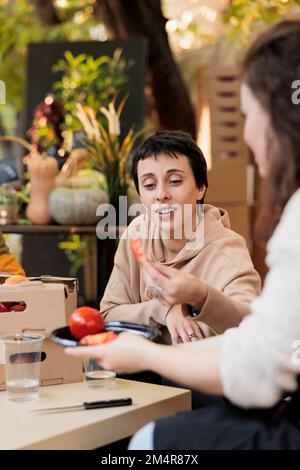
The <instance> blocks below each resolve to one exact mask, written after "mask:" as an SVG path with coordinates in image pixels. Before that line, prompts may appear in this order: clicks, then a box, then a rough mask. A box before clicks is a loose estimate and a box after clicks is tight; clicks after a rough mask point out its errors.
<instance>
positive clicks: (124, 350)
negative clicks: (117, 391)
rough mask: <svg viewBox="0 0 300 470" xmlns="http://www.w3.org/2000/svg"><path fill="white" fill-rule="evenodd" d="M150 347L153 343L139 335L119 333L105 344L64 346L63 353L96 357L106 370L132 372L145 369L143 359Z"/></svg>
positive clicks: (87, 357) (84, 357) (121, 372)
mask: <svg viewBox="0 0 300 470" xmlns="http://www.w3.org/2000/svg"><path fill="white" fill-rule="evenodd" d="M151 347H153V343H151V342H150V341H148V340H146V339H144V338H142V337H141V336H138V335H136V334H130V333H121V334H120V335H119V336H118V339H116V340H114V341H111V342H110V343H107V344H105V345H99V346H80V347H76V348H66V349H65V353H66V354H68V355H69V356H74V357H81V358H82V359H90V358H92V359H96V360H97V361H98V363H99V364H100V365H101V366H102V367H103V368H104V369H107V370H114V371H116V372H118V373H120V374H125V373H127V374H132V373H136V372H141V371H143V370H145V368H146V364H145V362H144V359H145V360H146V358H147V355H148V351H151Z"/></svg>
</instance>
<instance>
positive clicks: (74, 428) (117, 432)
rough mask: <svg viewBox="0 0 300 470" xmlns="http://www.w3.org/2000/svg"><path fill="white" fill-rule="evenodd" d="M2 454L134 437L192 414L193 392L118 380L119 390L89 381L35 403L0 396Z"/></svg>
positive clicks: (43, 393)
mask: <svg viewBox="0 0 300 470" xmlns="http://www.w3.org/2000/svg"><path fill="white" fill-rule="evenodd" d="M125 397H131V398H132V400H133V405H131V406H123V407H116V408H102V409H95V410H84V409H83V410H81V409H79V410H78V409H77V410H71V411H70V410H68V411H64V412H63V411H59V412H54V411H51V412H39V413H33V412H32V410H34V409H37V408H42V407H50V406H51V407H55V406H66V405H71V404H72V405H73V404H74V405H75V404H76V405H78V404H81V403H83V402H84V401H96V400H108V399H115V398H125ZM0 409H1V421H2V426H1V427H0V449H2V450H4V449H5V450H8V449H69V450H70V449H71V450H73V449H74V450H75V449H84V450H89V449H95V448H97V447H101V446H104V445H106V444H109V443H112V442H115V441H118V440H120V439H123V438H125V437H129V436H132V435H133V434H134V433H135V432H136V431H137V430H138V429H139V428H140V427H141V426H143V425H144V424H146V423H147V422H149V421H152V420H156V419H158V418H162V417H164V416H168V415H171V414H174V413H176V412H178V411H188V410H190V409H191V392H190V391H189V390H185V389H181V388H174V387H165V386H161V385H154V384H148V383H144V382H135V381H132V380H122V379H117V384H116V388H115V390H102V389H98V390H93V389H91V388H89V387H88V386H87V384H86V383H85V382H81V383H75V384H64V385H52V386H49V387H41V388H40V397H39V399H38V400H36V401H32V402H22V403H17V402H13V401H10V400H9V399H8V397H7V392H6V391H2V392H0Z"/></svg>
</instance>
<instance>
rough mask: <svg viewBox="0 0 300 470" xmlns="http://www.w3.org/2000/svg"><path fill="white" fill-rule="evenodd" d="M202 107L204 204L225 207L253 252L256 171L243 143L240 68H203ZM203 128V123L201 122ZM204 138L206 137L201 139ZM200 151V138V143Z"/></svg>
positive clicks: (200, 79)
mask: <svg viewBox="0 0 300 470" xmlns="http://www.w3.org/2000/svg"><path fill="white" fill-rule="evenodd" d="M198 84H199V89H198V95H199V105H200V112H201V111H202V117H203V119H204V113H203V110H204V109H208V110H209V114H207V113H205V115H206V116H207V115H209V117H210V121H209V123H207V122H206V123H205V124H206V129H208V130H209V132H207V134H206V136H205V137H206V139H209V140H210V142H209V144H210V145H209V147H210V155H209V156H208V157H209V159H210V162H209V172H208V178H209V179H208V182H209V189H208V191H207V196H206V200H205V202H207V203H209V204H212V205H214V206H218V207H222V208H223V209H225V210H226V211H227V212H228V213H229V216H230V221H231V228H232V229H233V230H235V231H236V232H238V233H240V234H241V235H243V236H244V237H245V239H246V240H247V242H248V246H249V248H251V243H250V242H251V234H250V206H251V204H252V200H253V196H252V194H253V187H254V167H253V165H251V164H250V152H249V150H248V148H247V147H246V144H245V142H244V140H243V121H244V120H243V117H242V114H241V110H240V78H239V69H238V67H213V66H209V67H204V68H202V69H201V70H200V71H199V81H198ZM200 124H202V128H203V122H201V119H200ZM202 138H203V136H202ZM199 144H200V147H201V135H200V141H199Z"/></svg>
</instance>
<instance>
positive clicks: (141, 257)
mask: <svg viewBox="0 0 300 470" xmlns="http://www.w3.org/2000/svg"><path fill="white" fill-rule="evenodd" d="M130 246H131V249H132V252H133V254H134V257H135V259H136V260H137V261H138V262H139V263H143V262H144V261H146V259H147V258H146V255H145V252H144V250H143V248H142V244H141V240H140V239H139V238H137V237H135V238H133V239H132V240H131V242H130Z"/></svg>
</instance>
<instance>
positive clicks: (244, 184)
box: [205, 167, 248, 205]
mask: <svg viewBox="0 0 300 470" xmlns="http://www.w3.org/2000/svg"><path fill="white" fill-rule="evenodd" d="M205 202H207V203H208V204H212V205H221V204H222V203H226V204H238V205H246V204H247V202H248V172H247V167H244V168H238V167H234V168H231V169H229V170H225V169H223V170H220V169H218V170H216V169H212V170H210V171H209V172H208V190H207V193H206V196H205Z"/></svg>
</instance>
